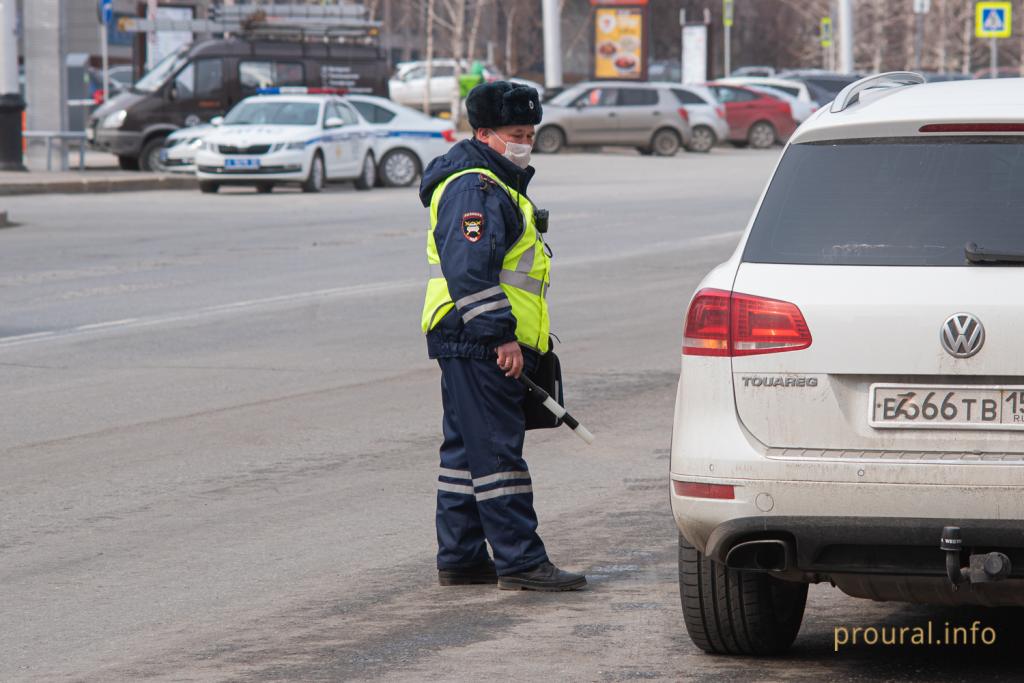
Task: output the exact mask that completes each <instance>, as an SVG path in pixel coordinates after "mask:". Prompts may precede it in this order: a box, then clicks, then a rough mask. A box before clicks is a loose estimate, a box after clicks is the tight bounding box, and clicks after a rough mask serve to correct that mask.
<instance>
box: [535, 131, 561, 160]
mask: <svg viewBox="0 0 1024 683" xmlns="http://www.w3.org/2000/svg"><path fill="white" fill-rule="evenodd" d="M562 147H565V133H563V132H562V129H560V128H556V127H554V126H548V127H547V128H541V129H540V132H539V133H537V137H536V138H535V139H534V141H533V148H534V149H535V150H537V151H538V152H540V153H541V154H557V153H558V152H560V151H561V149H562Z"/></svg>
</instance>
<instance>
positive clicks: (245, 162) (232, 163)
mask: <svg viewBox="0 0 1024 683" xmlns="http://www.w3.org/2000/svg"><path fill="white" fill-rule="evenodd" d="M259 167H260V160H259V159H231V158H228V159H225V160H224V168H245V169H252V168H259Z"/></svg>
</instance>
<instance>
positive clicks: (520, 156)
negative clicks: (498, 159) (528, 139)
mask: <svg viewBox="0 0 1024 683" xmlns="http://www.w3.org/2000/svg"><path fill="white" fill-rule="evenodd" d="M492 132H493V131H492ZM494 137H496V138H498V139H499V140H501V141H502V142H504V143H505V151H504V153H502V156H503V157H505V158H506V159H508V160H509V161H511V162H512V163H513V164H515V165H516V166H518V167H519V168H526V167H527V166H529V165H530V153H531V152H532V151H533V145H524V144H521V143H518V142H508V141H506V140H502V138H501V136H500V135H498V134H497V133H494Z"/></svg>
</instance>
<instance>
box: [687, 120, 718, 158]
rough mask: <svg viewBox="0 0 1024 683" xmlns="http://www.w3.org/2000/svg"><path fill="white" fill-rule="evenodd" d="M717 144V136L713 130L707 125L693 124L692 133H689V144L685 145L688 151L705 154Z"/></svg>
mask: <svg viewBox="0 0 1024 683" xmlns="http://www.w3.org/2000/svg"><path fill="white" fill-rule="evenodd" d="M717 144H718V136H717V135H715V131H713V130H711V129H710V128H708V127H707V126H694V127H693V134H692V135H690V144H689V145H687V146H686V150H687V151H688V152H697V153H698V154H707V153H708V152H710V151H711V150H712V148H714V146H715V145H717Z"/></svg>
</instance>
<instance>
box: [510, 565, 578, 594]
mask: <svg viewBox="0 0 1024 683" xmlns="http://www.w3.org/2000/svg"><path fill="white" fill-rule="evenodd" d="M586 585H587V577H585V576H583V574H573V573H571V572H566V571H562V570H561V569H559V568H558V567H556V566H555V565H553V564H551V563H550V562H541V563H540V564H539V565H537V566H536V567H534V568H533V569H531V570H529V571H526V572H519V573H518V574H509V575H508V576H499V577H498V588H500V589H502V590H506V591H518V590H524V591H574V590H579V589H580V588H583V587H584V586H586Z"/></svg>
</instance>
